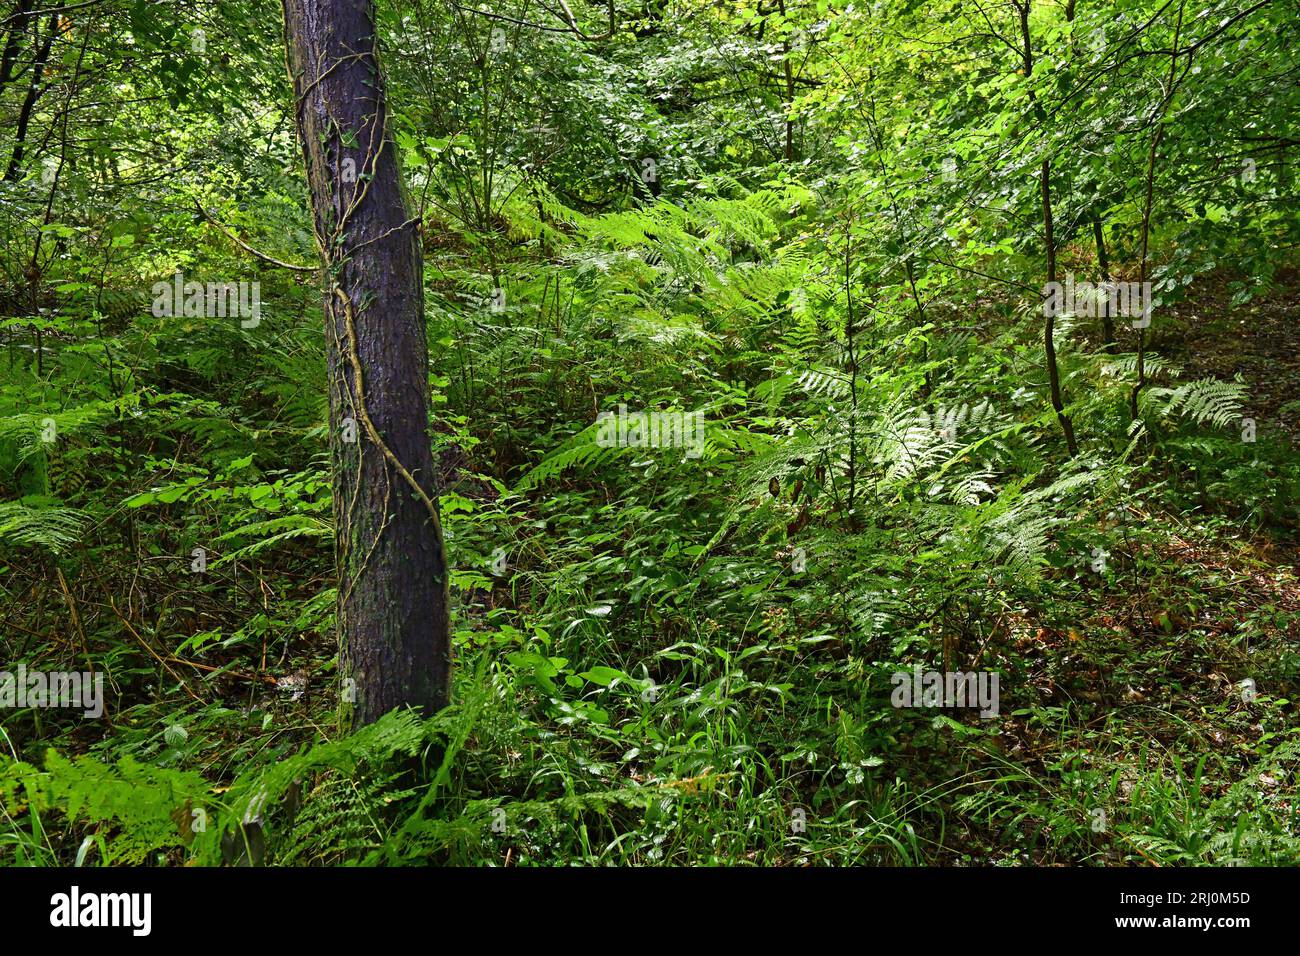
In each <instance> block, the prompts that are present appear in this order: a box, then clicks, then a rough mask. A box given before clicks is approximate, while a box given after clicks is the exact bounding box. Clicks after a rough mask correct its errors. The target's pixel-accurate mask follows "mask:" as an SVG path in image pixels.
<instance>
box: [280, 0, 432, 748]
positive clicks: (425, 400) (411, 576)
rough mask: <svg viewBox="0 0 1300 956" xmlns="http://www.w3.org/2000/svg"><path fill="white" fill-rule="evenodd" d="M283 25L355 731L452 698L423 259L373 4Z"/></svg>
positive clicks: (358, 0)
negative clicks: (300, 157) (321, 303)
mask: <svg viewBox="0 0 1300 956" xmlns="http://www.w3.org/2000/svg"><path fill="white" fill-rule="evenodd" d="M284 20H285V34H286V44H287V47H288V53H289V69H290V72H291V74H292V78H293V86H294V95H295V100H296V107H297V119H298V129H299V133H300V135H301V139H302V145H303V153H304V154H305V157H306V166H307V177H308V180H309V185H310V187H311V201H312V209H313V213H314V220H315V229H316V234H317V241H318V243H319V245H320V249H321V255H322V258H323V264H324V270H325V275H324V282H325V325H326V338H327V340H328V341H327V346H328V350H329V384H330V416H331V424H332V426H333V427H332V429H331V434H332V439H331V450H332V453H333V460H334V517H335V528H336V532H335V551H336V559H337V562H338V571H339V575H338V576H339V582H338V586H339V603H338V614H339V631H340V635H341V640H342V658H341V660H342V664H343V667H344V671H345V674H347V675H349V676H350V677H351V679H352V680H353V681H355V684H354V685H348V684H347V683H346V682H345V684H344V687H345V690H347V689H354V690H355V702H354V708H353V722H354V723H355V724H358V725H359V724H365V723H369V722H371V721H373V720H375V719H377V718H378V717H379V716H380V715H382V714H384V713H385V712H387V711H389V710H391V709H393V708H394V707H398V706H401V705H404V704H409V705H411V706H413V707H417V708H419V709H421V710H423V711H424V712H426V713H427V712H431V711H434V710H436V709H438V708H440V707H442V706H444V705H445V704H446V703H447V698H448V678H449V675H450V668H451V660H450V642H449V638H448V616H447V615H448V592H447V563H446V557H445V553H444V550H443V542H442V529H441V525H440V523H439V520H438V514H437V505H436V491H435V488H434V478H433V457H432V453H431V451H430V445H429V435H428V423H429V395H428V373H429V368H428V346H427V343H426V340H425V325H424V290H423V263H422V261H421V258H420V246H419V242H418V236H417V231H416V220H414V219H412V218H411V217H410V216H409V215H408V208H409V207H408V203H407V198H406V193H405V188H404V186H403V183H402V176H401V170H400V168H399V165H398V159H397V152H396V147H395V146H394V144H393V142H392V137H391V132H390V130H389V129H388V113H387V103H386V101H385V91H384V79H383V74H382V72H381V69H380V64H379V56H378V53H379V51H378V39H377V36H376V24H375V14H374V9H373V5H372V3H371V2H370V0H284ZM352 439H355V440H352ZM344 699H345V702H346V701H347V696H345V698H344Z"/></svg>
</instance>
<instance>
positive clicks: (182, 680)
mask: <svg viewBox="0 0 1300 956" xmlns="http://www.w3.org/2000/svg"><path fill="white" fill-rule="evenodd" d="M108 606H109V607H111V608H112V609H113V613H114V614H116V615H117V617H118V620H120V621H121V622H122V623H123V624H125V625H126V629H127V630H128V631H130V632H131V636H132V637H134V638H135V639H136V640H137V641H139V642H140V646H141V647H143V648H144V649H145V650H146V651H148V652H149V653H150V654H152V655H153V658H154V660H156V661H157V662H158V663H159V664H161V665H162V666H163V667H164V668H166V670H167V673H169V674H171V675H172V677H174V678H176V681H177V683H179V684H180V685H181V686H182V687H184V688H185V693H187V694H189V695H190V696H191V697H193V698H194V699H195V700H197V701H198V702H199V703H200V704H202V703H204V700H203V698H202V697H200V696H199V695H198V694H196V693H194V691H192V690H190V685H189V684H187V683H185V678H183V677H181V675H180V674H178V673H176V672H175V671H174V670H172V669H171V668H170V667H168V665H167V662H166V661H165V660H163V659H162V658H161V657H159V656H158V652H157V651H155V650H154V649H153V648H152V647H151V646H150V645H149V642H148V641H146V640H145V639H144V638H143V637H141V636H140V635H139V633H138V632H137V631H136V629H135V628H134V627H132V626H131V622H130V621H128V620H127V619H126V618H125V617H123V616H122V612H121V611H119V610H118V609H117V602H116V601H115V600H114V599H113V597H111V596H110V597H109V599H108Z"/></svg>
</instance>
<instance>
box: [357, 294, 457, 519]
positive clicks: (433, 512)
mask: <svg viewBox="0 0 1300 956" xmlns="http://www.w3.org/2000/svg"><path fill="white" fill-rule="evenodd" d="M334 294H335V295H336V296H338V298H339V299H340V301H342V303H343V319H344V323H345V325H346V328H347V332H348V340H349V344H350V346H351V347H350V348H349V349H348V359H349V362H350V364H351V365H352V375H353V378H354V380H355V382H356V400H357V414H359V415H360V416H361V421H362V423H363V424H364V425H365V426H366V434H367V435H368V436H369V437H370V440H371V442H373V443H374V444H375V445H376V446H377V447H378V448H379V450H380V452H381V453H383V456H384V458H386V459H387V460H388V462H389V464H391V465H392V466H393V467H394V468H396V469H397V473H398V474H399V475H401V476H402V479H403V480H404V481H405V482H406V483H407V484H408V485H410V486H411V490H412V491H414V492H415V493H416V495H417V496H418V497H419V499H420V500H421V501H422V502H424V507H425V508H426V509H428V512H429V520H430V521H432V522H433V527H434V528H435V529H436V530H437V531H438V532H439V533H441V531H442V522H441V521H440V520H439V518H438V508H437V506H436V505H435V504H434V503H433V501H432V500H430V498H429V496H428V495H427V494H425V491H424V489H423V488H422V487H420V483H419V482H418V481H416V480H415V478H414V477H413V476H412V475H411V473H410V472H409V471H407V470H406V466H405V465H403V464H402V462H401V460H400V459H399V458H398V457H397V455H395V454H394V453H393V450H392V449H391V448H389V447H388V445H387V444H386V443H385V442H384V440H383V438H381V437H380V435H379V430H378V429H376V428H375V423H374V422H373V421H371V419H370V411H369V409H367V408H366V394H365V387H364V385H363V383H362V375H361V360H360V358H359V357H358V356H357V347H356V346H357V329H356V321H355V317H354V314H353V310H352V300H351V299H350V298H349V297H348V294H347V293H346V292H344V291H343V290H342V289H341V288H339V286H338V285H337V284H336V285H335V286H334Z"/></svg>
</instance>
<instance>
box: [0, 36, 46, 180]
mask: <svg viewBox="0 0 1300 956" xmlns="http://www.w3.org/2000/svg"><path fill="white" fill-rule="evenodd" d="M58 30H59V18H58V15H57V14H51V15H50V26H49V30H48V32H47V33H46V34H45V39H44V40H42V41H41V43H40V47H39V48H38V49H37V51H36V59H35V61H33V63H32V79H31V83H29V84H28V86H27V95H26V96H25V97H23V105H22V107H21V108H20V109H19V110H18V127H17V129H16V130H15V131H14V151H13V152H12V153H11V154H10V155H9V168H8V169H6V170H5V182H7V183H16V182H18V175H19V173H20V172H21V171H22V168H23V152H24V151H25V150H26V148H27V127H28V124H29V123H31V120H32V110H33V108H35V106H36V101H37V100H38V99H40V96H41V93H42V92H44V88H43V87H42V86H41V81H42V80H43V79H44V78H45V64H46V63H47V62H48V61H49V59H50V48H51V47H52V46H54V36H55V34H56V33H58Z"/></svg>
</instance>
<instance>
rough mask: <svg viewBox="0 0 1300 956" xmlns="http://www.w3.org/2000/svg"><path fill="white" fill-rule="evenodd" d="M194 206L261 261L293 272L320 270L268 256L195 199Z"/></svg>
mask: <svg viewBox="0 0 1300 956" xmlns="http://www.w3.org/2000/svg"><path fill="white" fill-rule="evenodd" d="M194 208H195V209H197V210H198V211H199V213H200V214H201V215H202V216H203V218H204V219H206V220H207V221H208V222H210V223H212V225H214V226H216V227H217V228H218V229H220V230H221V231H222V232H223V233H224V234H225V236H226V238H227V239H229V240H230V241H231V242H233V243H234V244H235V245H237V246H239V248H241V249H243V250H244V251H245V252H247V253H249V254H250V255H253V256H256V257H257V258H258V259H261V260H262V261H263V262H267V263H270V264H271V265H273V266H278V267H279V268H281V269H292V270H293V271H294V272H319V271H320V267H319V266H300V265H295V264H294V263H292V262H284V261H282V260H280V259H277V258H275V257H274V256H268V255H267V254H266V253H265V252H259V251H258V250H256V249H254V248H253V247H252V246H250V245H249V244H248V243H246V242H245V241H244V240H243V239H240V238H239V237H238V236H237V235H235V234H234V233H233V232H231V231H230V230H229V229H227V228H226V227H225V226H223V225H222V224H221V223H220V222H218V221H217V220H216V219H215V218H213V216H212V215H211V214H210V213H209V212H208V211H207V210H206V209H204V208H203V204H202V203H200V202H199V201H198V200H197V199H196V200H194Z"/></svg>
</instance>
